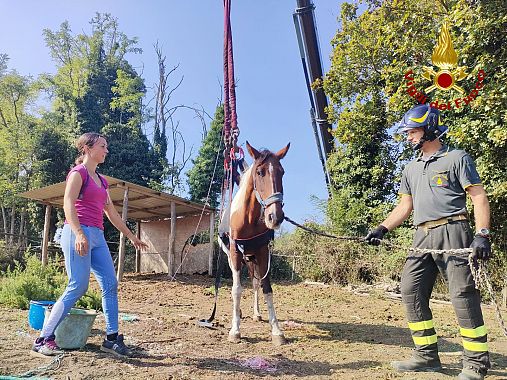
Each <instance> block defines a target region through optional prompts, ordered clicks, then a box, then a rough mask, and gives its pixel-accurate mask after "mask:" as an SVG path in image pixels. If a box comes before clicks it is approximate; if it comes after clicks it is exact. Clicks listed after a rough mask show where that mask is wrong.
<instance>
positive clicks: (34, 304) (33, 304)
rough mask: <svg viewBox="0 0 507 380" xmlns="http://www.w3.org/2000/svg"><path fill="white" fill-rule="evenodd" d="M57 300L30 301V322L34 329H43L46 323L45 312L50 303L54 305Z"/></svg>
mask: <svg viewBox="0 0 507 380" xmlns="http://www.w3.org/2000/svg"><path fill="white" fill-rule="evenodd" d="M54 303H55V301H30V308H29V309H28V324H29V325H30V327H31V328H32V329H35V330H42V326H43V325H44V312H45V311H46V308H47V307H48V306H49V305H54Z"/></svg>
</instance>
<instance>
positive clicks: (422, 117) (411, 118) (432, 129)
mask: <svg viewBox="0 0 507 380" xmlns="http://www.w3.org/2000/svg"><path fill="white" fill-rule="evenodd" d="M399 127H400V128H401V131H402V132H408V131H409V130H410V129H414V128H424V136H423V141H422V142H421V144H420V145H421V146H422V143H424V141H433V140H435V139H436V138H439V137H440V136H442V135H443V134H445V133H446V132H447V127H446V126H445V125H442V120H441V118H440V112H439V111H438V110H437V109H436V108H433V107H430V106H429V105H427V104H419V105H417V106H415V107H414V108H412V109H411V110H409V111H408V112H407V113H406V114H405V115H404V116H403V119H402V120H401V121H400V124H399ZM418 148H420V146H419V147H417V148H416V149H418Z"/></svg>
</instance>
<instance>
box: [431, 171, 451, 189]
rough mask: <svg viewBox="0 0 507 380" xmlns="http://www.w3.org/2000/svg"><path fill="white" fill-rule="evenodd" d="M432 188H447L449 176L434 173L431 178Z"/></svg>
mask: <svg viewBox="0 0 507 380" xmlns="http://www.w3.org/2000/svg"><path fill="white" fill-rule="evenodd" d="M431 186H432V187H447V186H449V176H448V174H447V172H434V174H433V176H432V177H431Z"/></svg>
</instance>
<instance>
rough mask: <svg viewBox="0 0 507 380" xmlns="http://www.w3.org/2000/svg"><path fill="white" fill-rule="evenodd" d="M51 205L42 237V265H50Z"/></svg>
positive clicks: (45, 219)
mask: <svg viewBox="0 0 507 380" xmlns="http://www.w3.org/2000/svg"><path fill="white" fill-rule="evenodd" d="M51 208H52V207H51V205H46V215H45V216H44V233H43V235H42V265H46V264H47V263H48V246H49V223H50V221H51Z"/></svg>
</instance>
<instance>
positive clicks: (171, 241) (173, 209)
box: [167, 202, 176, 277]
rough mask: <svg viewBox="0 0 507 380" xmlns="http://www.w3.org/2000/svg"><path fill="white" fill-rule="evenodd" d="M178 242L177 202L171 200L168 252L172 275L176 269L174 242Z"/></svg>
mask: <svg viewBox="0 0 507 380" xmlns="http://www.w3.org/2000/svg"><path fill="white" fill-rule="evenodd" d="M175 242H176V203H175V202H171V233H170V235H169V251H168V252H167V275H168V276H170V277H172V276H173V274H174V273H173V270H174V244H175Z"/></svg>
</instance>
